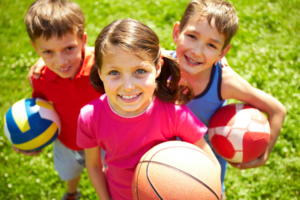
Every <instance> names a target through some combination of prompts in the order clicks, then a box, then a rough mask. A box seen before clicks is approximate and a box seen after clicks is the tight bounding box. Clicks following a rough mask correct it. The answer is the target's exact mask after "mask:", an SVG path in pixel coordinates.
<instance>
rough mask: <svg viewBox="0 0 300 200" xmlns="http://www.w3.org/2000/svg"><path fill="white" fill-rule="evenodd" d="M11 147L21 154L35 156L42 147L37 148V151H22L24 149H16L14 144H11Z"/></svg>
mask: <svg viewBox="0 0 300 200" xmlns="http://www.w3.org/2000/svg"><path fill="white" fill-rule="evenodd" d="M12 148H13V150H14V151H15V152H18V153H21V154H23V155H25V156H37V155H39V154H40V153H41V152H42V149H41V150H38V151H24V150H21V149H18V148H17V147H15V146H14V145H12Z"/></svg>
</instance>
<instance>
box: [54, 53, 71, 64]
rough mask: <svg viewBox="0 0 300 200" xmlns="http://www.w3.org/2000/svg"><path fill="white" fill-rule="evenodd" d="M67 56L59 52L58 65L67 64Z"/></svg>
mask: <svg viewBox="0 0 300 200" xmlns="http://www.w3.org/2000/svg"><path fill="white" fill-rule="evenodd" d="M67 62H68V61H67V58H66V56H65V55H64V54H63V53H58V54H57V56H56V64H57V65H58V66H64V65H66V64H67Z"/></svg>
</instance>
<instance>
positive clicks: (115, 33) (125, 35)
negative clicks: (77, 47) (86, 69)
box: [90, 19, 194, 104]
mask: <svg viewBox="0 0 300 200" xmlns="http://www.w3.org/2000/svg"><path fill="white" fill-rule="evenodd" d="M108 44H110V45H115V46H118V47H121V48H122V49H124V50H125V51H128V52H130V53H132V54H135V55H136V56H139V57H140V56H141V55H144V54H143V53H146V55H148V56H149V58H151V60H152V62H153V63H154V64H155V65H157V64H158V62H159V59H160V56H161V52H160V46H159V39H158V37H157V35H156V34H155V33H154V31H153V30H151V29H150V28H149V27H148V26H146V25H145V24H143V23H141V22H139V21H136V20H133V19H124V20H116V21H114V22H112V23H111V24H109V25H107V26H106V27H105V28H104V29H103V30H102V31H101V33H100V34H99V35H98V37H97V39H96V41H95V64H94V66H93V68H92V70H91V73H90V81H91V83H92V85H93V87H94V88H95V89H96V90H97V91H99V92H100V93H103V92H105V91H104V85H103V82H102V81H101V79H100V78H99V75H98V69H99V70H101V67H102V64H103V57H104V56H105V53H106V52H107V51H108V49H107V46H108ZM163 60H164V65H163V66H162V68H161V73H160V75H159V76H158V77H157V78H156V81H157V88H156V90H155V94H156V96H158V97H159V98H160V99H161V100H163V101H166V102H173V103H177V104H185V103H187V102H189V101H190V100H191V99H192V97H193V95H194V94H193V91H192V89H191V88H190V86H188V85H187V84H182V85H180V86H179V81H180V79H181V73H180V68H179V65H178V62H177V61H176V60H175V59H173V58H172V57H163Z"/></svg>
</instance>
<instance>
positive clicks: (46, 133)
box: [4, 98, 61, 151]
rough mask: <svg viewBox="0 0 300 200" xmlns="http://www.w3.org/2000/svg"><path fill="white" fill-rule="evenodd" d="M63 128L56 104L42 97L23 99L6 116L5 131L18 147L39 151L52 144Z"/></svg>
mask: <svg viewBox="0 0 300 200" xmlns="http://www.w3.org/2000/svg"><path fill="white" fill-rule="evenodd" d="M60 130H61V125H60V118H59V116H58V114H57V113H56V111H55V109H54V106H53V105H52V104H51V103H49V102H47V101H45V100H43V99H41V98H27V99H22V100H20V101H18V102H16V103H15V104H13V105H12V106H11V108H10V109H9V110H8V111H7V113H6V114H5V116H4V133H5V136H6V137H7V139H8V140H9V141H10V142H11V143H12V144H13V145H14V146H15V147H17V148H18V149H21V150H25V151H37V150H40V149H42V148H44V147H45V146H47V145H49V144H51V143H52V142H53V141H54V140H55V139H56V138H57V136H58V135H59V133H60Z"/></svg>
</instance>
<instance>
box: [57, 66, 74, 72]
mask: <svg viewBox="0 0 300 200" xmlns="http://www.w3.org/2000/svg"><path fill="white" fill-rule="evenodd" d="M70 69H71V66H68V67H61V68H58V69H57V70H58V71H60V72H67V71H69V70H70Z"/></svg>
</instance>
